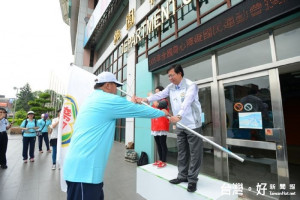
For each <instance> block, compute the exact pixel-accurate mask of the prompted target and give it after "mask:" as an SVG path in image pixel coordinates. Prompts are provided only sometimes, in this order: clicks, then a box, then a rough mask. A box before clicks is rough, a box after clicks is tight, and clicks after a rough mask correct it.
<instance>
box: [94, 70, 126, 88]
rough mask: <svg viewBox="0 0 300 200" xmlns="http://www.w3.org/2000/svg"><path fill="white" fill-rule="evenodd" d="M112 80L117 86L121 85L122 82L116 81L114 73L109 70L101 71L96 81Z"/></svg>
mask: <svg viewBox="0 0 300 200" xmlns="http://www.w3.org/2000/svg"><path fill="white" fill-rule="evenodd" d="M109 82H114V83H116V84H117V87H120V86H122V85H123V83H120V82H119V81H117V79H116V77H115V75H113V74H112V73H111V72H102V73H101V74H99V75H98V76H97V79H96V83H109Z"/></svg>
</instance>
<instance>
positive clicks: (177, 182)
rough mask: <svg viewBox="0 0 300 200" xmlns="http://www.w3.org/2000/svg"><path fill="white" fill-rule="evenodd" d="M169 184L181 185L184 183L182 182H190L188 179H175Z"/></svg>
mask: <svg viewBox="0 0 300 200" xmlns="http://www.w3.org/2000/svg"><path fill="white" fill-rule="evenodd" d="M169 182H170V183H172V184H179V183H182V182H188V180H187V179H179V178H175V179H172V180H170V181H169Z"/></svg>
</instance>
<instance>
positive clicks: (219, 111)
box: [62, 0, 300, 198]
mask: <svg viewBox="0 0 300 200" xmlns="http://www.w3.org/2000/svg"><path fill="white" fill-rule="evenodd" d="M62 10H63V9H62ZM67 11H68V12H69V13H68V14H69V16H70V31H71V41H72V51H73V54H74V64H75V65H77V66H80V67H82V68H84V69H86V70H88V71H90V72H91V73H94V74H96V75H97V74H99V73H101V72H102V71H110V72H112V73H114V74H115V75H116V76H117V78H118V80H119V81H121V82H124V83H125V85H124V86H123V88H122V89H123V90H125V91H127V93H129V94H136V95H137V96H141V97H146V96H147V94H148V93H149V92H150V91H153V89H154V88H155V87H156V86H158V85H162V86H164V87H165V86H167V85H168V84H169V80H168V76H167V73H166V69H167V68H168V66H170V65H172V64H174V63H179V64H181V65H182V66H183V67H184V72H185V77H186V78H188V79H190V80H192V81H194V82H195V83H196V84H197V85H198V87H199V100H200V102H201V105H202V111H203V113H202V118H203V119H202V129H203V135H204V136H205V137H207V138H209V139H211V140H213V141H214V142H216V143H218V144H220V145H222V146H224V147H226V148H228V149H230V150H231V151H232V152H234V153H236V154H238V155H239V156H241V157H243V158H244V159H245V162H243V163H240V162H239V161H237V160H235V159H233V158H231V157H229V156H228V155H227V154H225V153H223V152H221V151H220V150H218V149H215V148H213V147H212V146H211V145H209V144H205V152H204V158H203V164H202V169H201V173H203V174H206V175H209V176H212V177H215V178H217V179H222V180H225V181H229V182H230V183H236V184H239V185H240V186H241V185H242V188H243V191H244V194H247V195H249V196H251V195H254V196H255V195H257V193H258V191H259V192H261V193H262V192H264V194H263V195H262V194H259V195H260V196H263V197H264V198H279V197H280V195H279V194H278V193H276V192H277V191H280V190H288V191H290V192H291V194H292V195H291V198H296V195H293V193H292V192H295V193H297V192H298V193H299V192H300V190H299V187H300V181H299V180H300V173H299V171H300V159H299V156H298V155H299V153H300V137H299V134H298V132H299V131H298V129H297V122H299V120H300V117H299V113H300V106H299V104H298V102H299V100H300V45H299V44H300V1H299V0H162V1H158V0H156V1H155V0H149V1H142V0H124V1H120V0H72V1H71V0H70V1H69V9H68V10H67ZM64 16H65V15H64ZM120 95H123V96H124V94H120ZM170 128H171V129H170V133H169V135H168V141H167V142H168V149H169V152H168V162H169V163H172V164H175V165H176V154H177V153H176V152H177V147H176V135H175V134H174V131H173V126H172V125H171V127H170ZM115 140H117V141H121V142H125V143H126V144H127V143H128V142H131V141H134V143H135V150H136V151H137V152H139V153H140V152H141V151H145V152H147V154H148V155H149V157H150V161H154V159H155V156H156V154H155V145H154V141H153V138H152V137H151V135H150V120H148V119H120V120H118V121H117V129H116V133H115ZM257 188H261V189H262V191H260V190H258V189H257ZM281 196H282V195H281Z"/></svg>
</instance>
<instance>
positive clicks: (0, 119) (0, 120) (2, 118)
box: [0, 108, 11, 169]
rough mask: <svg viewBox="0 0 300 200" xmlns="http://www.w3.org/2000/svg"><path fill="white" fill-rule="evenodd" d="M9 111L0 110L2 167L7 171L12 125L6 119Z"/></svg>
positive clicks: (0, 158)
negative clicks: (9, 132) (9, 130)
mask: <svg viewBox="0 0 300 200" xmlns="http://www.w3.org/2000/svg"><path fill="white" fill-rule="evenodd" d="M6 117H7V111H6V110H5V109H4V108H0V165H1V168H2V169H7V160H6V150H7V143H8V137H7V132H6V131H7V130H8V129H10V127H11V124H10V123H9V122H8V120H7V119H6Z"/></svg>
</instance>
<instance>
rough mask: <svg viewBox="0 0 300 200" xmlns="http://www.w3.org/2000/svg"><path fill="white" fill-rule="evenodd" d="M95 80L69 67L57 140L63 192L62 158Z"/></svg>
mask: <svg viewBox="0 0 300 200" xmlns="http://www.w3.org/2000/svg"><path fill="white" fill-rule="evenodd" d="M96 78H97V76H96V75H94V74H92V73H90V72H88V71H85V70H83V69H81V68H79V67H76V66H71V67H70V70H69V81H68V87H67V92H66V95H65V98H64V104H63V107H62V110H61V114H60V119H59V125H58V140H57V162H58V164H59V166H60V169H61V170H60V180H61V190H62V191H64V192H66V191H67V185H66V182H65V180H64V179H63V173H64V172H63V165H64V158H65V155H66V153H67V151H68V148H69V144H70V141H71V138H72V134H73V130H74V124H75V122H76V117H77V114H78V111H79V109H80V106H81V105H82V103H83V102H84V101H85V99H86V98H87V97H88V96H89V95H90V94H91V93H92V92H93V90H94V85H95V79H96Z"/></svg>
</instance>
